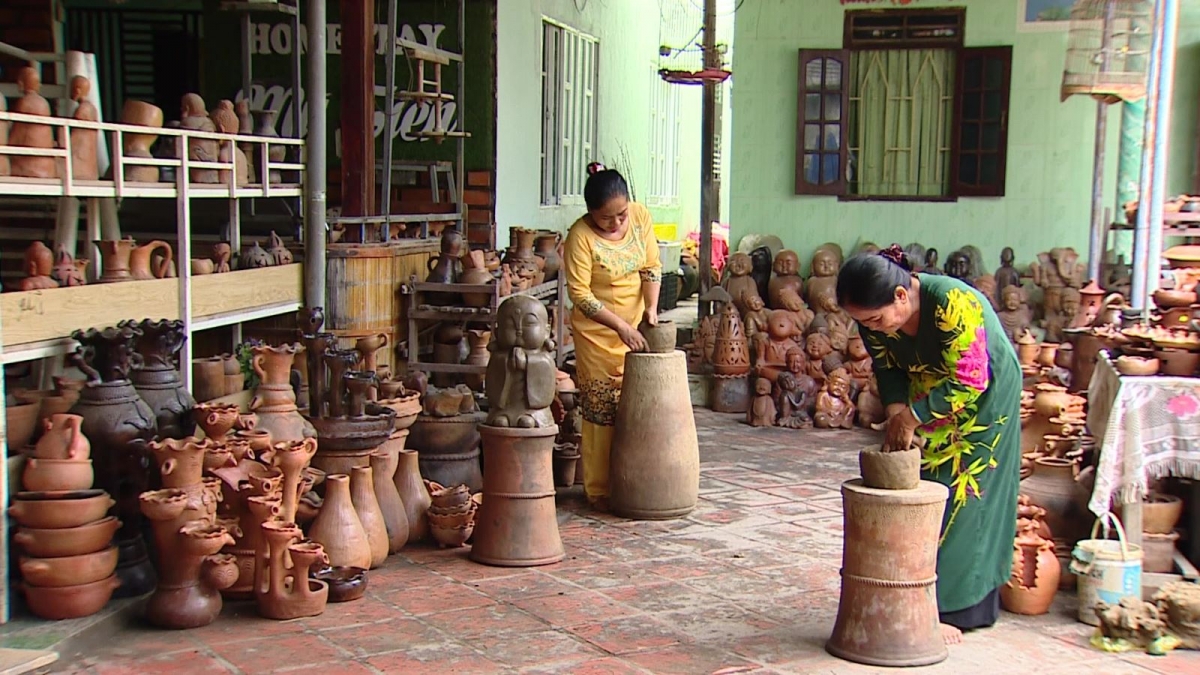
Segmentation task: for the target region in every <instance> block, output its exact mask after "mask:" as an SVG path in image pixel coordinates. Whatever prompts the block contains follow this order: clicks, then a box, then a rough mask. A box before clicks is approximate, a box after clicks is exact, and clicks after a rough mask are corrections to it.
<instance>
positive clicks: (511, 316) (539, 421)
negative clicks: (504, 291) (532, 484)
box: [484, 295, 558, 428]
mask: <svg viewBox="0 0 1200 675" xmlns="http://www.w3.org/2000/svg"><path fill="white" fill-rule="evenodd" d="M492 338H493V339H492V341H491V343H489V344H488V350H489V351H491V353H492V356H491V358H490V359H489V360H488V367H487V374H486V376H485V380H484V381H485V386H486V387H487V390H486V392H487V398H488V402H489V404H490V406H491V409H490V410H489V411H488V416H487V422H486V423H487V424H489V425H492V426H498V427H522V428H531V427H548V426H552V425H553V424H554V419H553V416H552V415H551V413H550V404H551V403H552V402H553V401H554V392H555V388H556V386H555V381H556V375H557V373H558V365H557V364H556V363H555V361H554V341H553V340H551V339H550V320H549V317H548V316H547V314H546V306H545V305H543V304H542V303H541V302H539V301H538V300H537V299H536V298H533V297H531V296H528V295H514V296H511V297H509V298H508V299H507V300H505V301H504V302H503V303H501V304H500V308H499V309H498V310H497V313H496V324H495V328H494V329H493V331H492Z"/></svg>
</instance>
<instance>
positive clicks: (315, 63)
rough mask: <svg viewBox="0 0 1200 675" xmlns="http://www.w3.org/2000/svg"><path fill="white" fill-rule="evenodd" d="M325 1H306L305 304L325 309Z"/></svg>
mask: <svg viewBox="0 0 1200 675" xmlns="http://www.w3.org/2000/svg"><path fill="white" fill-rule="evenodd" d="M325 21H326V19H325V0H308V20H307V25H308V96H307V97H306V98H307V99H308V135H307V136H306V138H305V150H306V153H307V154H306V157H305V166H304V172H305V175H306V180H305V183H306V185H307V188H308V213H307V218H306V219H305V242H304V243H305V246H304V301H305V303H306V304H307V305H308V306H309V307H324V306H325V171H326V167H327V160H326V151H327V149H328V139H327V134H326V131H327V130H326V125H325V104H326V101H325V99H326V97H327V94H326V89H327V87H326V81H325V80H326V74H327V71H326V67H325Z"/></svg>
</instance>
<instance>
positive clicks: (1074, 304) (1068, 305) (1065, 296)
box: [1043, 286, 1081, 342]
mask: <svg viewBox="0 0 1200 675" xmlns="http://www.w3.org/2000/svg"><path fill="white" fill-rule="evenodd" d="M1054 290H1055V292H1054V293H1050V292H1047V293H1046V306H1045V311H1046V317H1045V319H1044V320H1043V324H1044V327H1045V329H1046V341H1047V342H1062V341H1063V340H1065V339H1066V333H1064V332H1063V331H1065V330H1066V329H1067V328H1071V327H1072V326H1073V325H1074V323H1075V321H1076V320H1077V318H1078V315H1079V306H1080V302H1081V301H1080V296H1079V290H1078V289H1076V288H1071V287H1069V286H1068V287H1060V288H1056V289H1054ZM1052 296H1057V298H1055V300H1054V301H1053V302H1052V301H1051V297H1052Z"/></svg>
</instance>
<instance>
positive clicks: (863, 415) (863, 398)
mask: <svg viewBox="0 0 1200 675" xmlns="http://www.w3.org/2000/svg"><path fill="white" fill-rule="evenodd" d="M886 420H887V413H886V412H885V411H884V407H883V399H881V398H879V383H878V382H876V380H875V378H874V377H872V378H871V379H870V380H868V381H867V388H866V389H863V390H862V393H860V394H859V395H858V426H860V427H863V428H864V429H875V430H876V431H879V430H881V425H882V424H883V423H884V421H886Z"/></svg>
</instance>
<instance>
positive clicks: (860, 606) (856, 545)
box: [825, 478, 950, 666]
mask: <svg viewBox="0 0 1200 675" xmlns="http://www.w3.org/2000/svg"><path fill="white" fill-rule="evenodd" d="M949 494H950V491H949V490H948V489H947V488H946V486H944V485H941V484H940V483H933V482H931V481H921V483H920V485H918V486H917V488H916V489H914V490H876V489H873V488H868V487H863V484H862V479H858V478H856V479H854V480H849V481H846V482H845V483H842V509H843V513H844V516H843V518H844V524H845V535H844V539H843V544H842V594H841V599H840V600H839V602H838V614H837V622H836V623H835V624H834V626H833V636H832V637H830V638H829V642H827V643H826V644H825V649H826V650H828V651H829V653H830V654H833V655H834V656H836V657H838V658H841V659H846V660H847V661H854V662H855V663H865V664H867V665H871V666H927V665H930V664H934V663H939V662H941V661H944V660H945V659H946V657H947V656H949V652H948V651H947V650H946V644H945V642H943V640H942V632H941V628H940V627H939V625H938V608H937V592H936V589H935V584H936V582H937V547H938V537H939V535H940V534H941V529H942V513H943V512H944V511H945V509H946V498H947V497H948V496H949Z"/></svg>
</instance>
